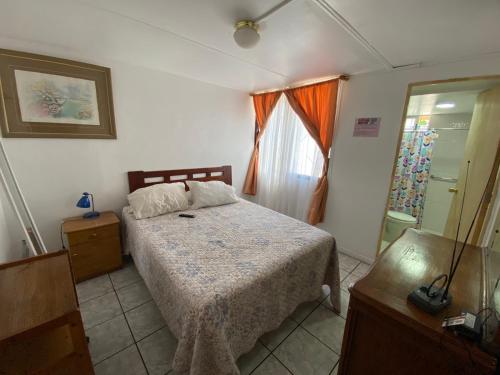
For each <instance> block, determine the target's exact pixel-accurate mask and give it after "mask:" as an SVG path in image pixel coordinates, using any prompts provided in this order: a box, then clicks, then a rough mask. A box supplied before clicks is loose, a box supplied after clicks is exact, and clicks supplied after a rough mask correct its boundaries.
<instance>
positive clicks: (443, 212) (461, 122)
mask: <svg viewBox="0 0 500 375" xmlns="http://www.w3.org/2000/svg"><path fill="white" fill-rule="evenodd" d="M471 118H472V111H471V113H455V114H440V115H432V116H431V118H430V128H434V129H437V130H438V134H439V136H438V138H437V139H436V140H435V143H434V149H433V153H432V164H431V171H430V174H431V175H435V176H439V177H451V178H457V176H458V170H459V167H460V163H461V161H462V158H463V155H464V150H465V141H466V139H467V133H468V131H467V130H462V129H460V130H446V129H441V130H440V128H455V127H457V128H466V129H468V128H469V125H470V121H471ZM452 187H455V184H454V183H450V182H443V181H437V180H433V179H429V183H428V185H427V192H426V197H425V205H424V214H423V219H422V229H424V230H426V231H429V232H432V233H436V234H442V233H443V231H444V226H445V225H446V220H447V218H448V212H449V210H450V205H451V199H452V197H453V194H454V193H450V192H449V191H448V189H449V188H452Z"/></svg>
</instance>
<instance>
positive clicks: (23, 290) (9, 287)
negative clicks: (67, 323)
mask: <svg viewBox="0 0 500 375" xmlns="http://www.w3.org/2000/svg"><path fill="white" fill-rule="evenodd" d="M0 306H1V308H0V341H1V340H3V339H5V338H7V337H11V336H14V335H16V334H19V333H22V332H25V331H27V330H29V329H31V328H34V327H38V326H40V325H42V324H44V323H47V322H50V321H52V320H54V319H56V318H59V317H62V316H64V315H65V314H67V313H69V312H71V311H74V310H76V309H77V307H78V303H77V300H76V294H75V288H74V285H73V277H72V275H71V268H70V264H69V257H68V254H67V251H59V252H55V253H49V254H45V255H39V256H36V257H31V258H26V259H22V260H19V261H15V262H11V263H5V264H2V265H0Z"/></svg>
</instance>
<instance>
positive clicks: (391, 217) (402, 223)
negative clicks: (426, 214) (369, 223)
mask: <svg viewBox="0 0 500 375" xmlns="http://www.w3.org/2000/svg"><path fill="white" fill-rule="evenodd" d="M416 226H417V219H416V218H414V217H413V216H411V215H408V214H405V213H404V212H398V211H391V210H389V211H387V220H386V222H385V232H384V239H383V240H384V241H386V242H387V243H391V242H392V241H394V240H395V239H396V238H398V237H399V236H400V235H401V233H403V231H404V230H405V229H406V228H415V227H416Z"/></svg>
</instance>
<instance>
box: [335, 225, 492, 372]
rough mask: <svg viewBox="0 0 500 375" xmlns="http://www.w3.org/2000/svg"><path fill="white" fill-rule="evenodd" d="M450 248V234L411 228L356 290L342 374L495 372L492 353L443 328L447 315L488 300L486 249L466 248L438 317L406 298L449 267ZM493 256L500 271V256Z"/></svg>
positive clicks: (479, 306)
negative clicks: (450, 299)
mask: <svg viewBox="0 0 500 375" xmlns="http://www.w3.org/2000/svg"><path fill="white" fill-rule="evenodd" d="M452 250H453V241H451V240H448V239H446V238H443V237H439V236H435V235H432V234H427V233H424V232H421V231H417V230H414V229H409V230H407V231H406V232H405V233H404V234H403V236H402V237H400V238H399V239H398V240H397V241H396V242H394V243H393V244H392V245H391V246H390V247H389V248H388V249H386V250H385V251H384V252H383V253H382V255H381V256H380V257H379V258H378V259H377V261H376V262H375V264H374V265H373V266H372V268H371V270H370V272H369V273H368V274H367V275H366V276H365V277H364V278H362V279H361V280H359V281H358V282H357V283H355V284H354V286H352V287H351V288H350V293H351V297H350V303H349V310H348V314H347V323H346V328H345V332H344V339H343V345H342V355H341V359H340V367H339V374H342V375H366V374H381V375H382V374H383V375H391V374H395V375H396V374H397V375H406V374H409V375H413V374H415V375H417V374H425V375H433V374H436V375H437V374H439V375H447V374H449V375H451V374H454V375H455V374H479V375H481V374H483V375H484V374H494V373H495V368H496V362H497V361H496V359H495V357H494V356H493V355H490V354H487V353H486V352H485V351H484V350H482V349H481V348H480V347H479V346H478V345H477V344H474V343H472V342H470V341H468V340H466V339H463V338H461V337H457V336H454V335H453V334H452V333H451V332H449V331H447V330H444V329H443V328H442V327H441V323H442V321H443V319H444V318H445V317H447V316H453V315H458V314H459V313H460V312H462V311H469V312H474V313H477V312H479V311H480V310H481V309H482V308H483V304H485V303H489V302H488V301H486V298H485V296H486V294H487V289H488V287H487V285H488V280H487V279H486V277H485V275H486V274H487V273H488V272H486V271H487V270H486V269H485V256H486V255H485V254H486V251H485V249H481V248H478V247H474V246H468V247H467V248H466V249H465V252H464V255H463V257H462V262H461V264H460V266H459V268H458V270H457V273H456V275H455V279H454V281H453V284H452V286H451V288H450V293H451V295H452V296H453V302H452V304H451V305H450V306H449V307H447V308H446V309H445V310H444V311H442V312H440V313H438V314H437V315H435V316H432V315H429V314H427V313H425V312H423V311H421V310H419V309H417V308H416V307H415V306H414V305H413V304H411V303H410V302H408V301H407V296H408V294H409V293H410V292H411V291H412V290H413V289H415V288H416V287H418V286H420V285H422V284H428V283H430V282H431V281H432V280H433V279H434V277H436V276H438V275H439V274H441V273H448V267H449V264H450V260H451V253H452ZM490 257H491V256H490ZM490 261H491V262H493V263H494V266H495V271H494V272H496V276H495V277H498V276H499V273H498V269H499V268H498V266H499V265H500V259H498V254H494V259H490Z"/></svg>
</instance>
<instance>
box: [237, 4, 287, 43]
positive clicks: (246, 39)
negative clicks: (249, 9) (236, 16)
mask: <svg viewBox="0 0 500 375" xmlns="http://www.w3.org/2000/svg"><path fill="white" fill-rule="evenodd" d="M292 1H294V0H284V1H282V2H281V3H278V4H276V5H275V6H274V7H272V8H271V9H269V10H268V11H267V12H266V13H264V14H262V15H261V16H260V17H257V18H254V19H253V20H249V19H244V20H240V21H238V22H236V24H235V25H234V27H235V29H236V30H235V31H234V34H233V38H234V41H235V42H236V44H237V45H239V46H240V47H241V48H245V49H248V48H252V47H255V45H256V44H257V43H258V42H259V40H260V34H259V22H262V21H264V20H265V19H267V18H268V17H269V16H270V15H272V14H273V13H275V12H276V11H278V10H279V9H281V8H283V7H284V6H285V5H287V4H290V3H291V2H292Z"/></svg>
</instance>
